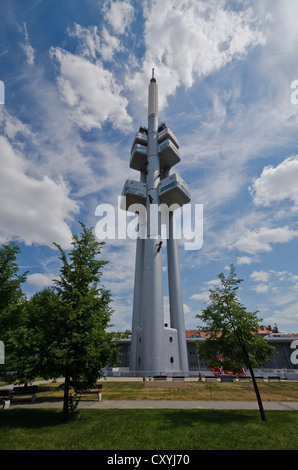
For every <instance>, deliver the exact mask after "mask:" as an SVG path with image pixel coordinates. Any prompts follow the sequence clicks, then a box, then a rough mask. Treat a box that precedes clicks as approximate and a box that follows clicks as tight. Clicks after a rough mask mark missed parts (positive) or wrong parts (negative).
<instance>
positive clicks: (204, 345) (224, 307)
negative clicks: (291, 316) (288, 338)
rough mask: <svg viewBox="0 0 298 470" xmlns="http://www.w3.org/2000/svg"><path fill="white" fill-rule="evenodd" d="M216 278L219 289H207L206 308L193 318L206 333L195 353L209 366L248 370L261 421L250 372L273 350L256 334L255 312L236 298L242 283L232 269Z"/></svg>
mask: <svg viewBox="0 0 298 470" xmlns="http://www.w3.org/2000/svg"><path fill="white" fill-rule="evenodd" d="M218 277H219V279H220V283H221V284H220V286H219V287H216V288H215V289H211V290H210V296H209V299H210V303H209V305H208V306H207V307H206V308H205V309H204V310H202V313H201V314H200V315H197V317H198V318H199V319H200V320H202V321H203V323H204V324H205V327H204V329H205V330H206V331H207V332H208V338H207V339H206V340H205V341H202V342H200V343H199V344H198V353H199V356H200V358H202V359H205V360H206V361H207V362H208V363H209V365H210V367H216V366H222V367H223V369H224V370H233V371H234V372H235V373H241V371H242V368H243V367H245V368H247V369H249V371H250V374H251V378H252V382H253V386H254V390H255V393H256V397H257V401H258V405H259V410H260V414H261V418H262V420H263V421H265V420H266V415H265V412H264V408H263V404H262V400H261V396H260V392H259V389H258V385H257V382H256V379H255V375H254V371H253V369H254V368H255V367H261V366H262V364H263V363H264V362H266V361H268V360H269V358H270V356H271V355H272V354H273V352H274V348H273V347H272V346H270V345H269V344H268V343H267V342H266V340H264V338H262V337H260V336H258V335H257V334H256V333H257V328H258V325H259V322H260V321H262V319H258V317H257V313H258V312H253V313H252V312H247V311H246V308H245V307H244V306H243V305H242V304H241V303H240V301H239V299H238V297H237V291H238V289H239V284H240V283H241V282H242V281H243V280H242V279H237V277H236V273H235V268H234V266H233V265H231V267H230V274H229V276H225V275H224V274H223V273H221V274H219V275H218Z"/></svg>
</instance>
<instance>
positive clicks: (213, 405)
mask: <svg viewBox="0 0 298 470" xmlns="http://www.w3.org/2000/svg"><path fill="white" fill-rule="evenodd" d="M62 405H63V404H62V401H44V402H41V401H40V402H39V401H37V402H36V403H29V402H27V403H26V402H21V403H20V402H19V403H17V402H13V401H12V402H11V404H10V407H9V408H8V409H10V410H11V409H14V408H20V407H21V408H31V409H32V408H59V409H60V408H62ZM263 406H264V409H265V410H287V411H291V410H293V411H294V410H295V411H298V402H290V401H288V402H285V401H283V402H282V401H280V402H266V401H263ZM79 408H81V409H82V408H84V409H85V408H89V409H98V410H106V409H112V408H114V409H184V410H187V409H217V410H258V409H259V407H258V404H257V402H254V401H252V402H240V401H182V400H179V401H178V400H102V401H88V400H81V401H80V404H79Z"/></svg>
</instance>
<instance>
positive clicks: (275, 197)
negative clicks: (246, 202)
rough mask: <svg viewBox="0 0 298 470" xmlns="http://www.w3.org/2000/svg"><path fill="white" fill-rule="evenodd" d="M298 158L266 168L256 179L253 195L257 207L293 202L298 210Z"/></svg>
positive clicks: (253, 185) (252, 189) (288, 159)
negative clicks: (284, 201) (280, 202)
mask: <svg viewBox="0 0 298 470" xmlns="http://www.w3.org/2000/svg"><path fill="white" fill-rule="evenodd" d="M297 181H298V156H295V157H291V158H287V159H286V160H284V161H283V162H282V163H280V164H279V165H278V166H276V167H273V166H266V167H265V168H264V169H263V172H262V174H261V176H260V178H257V179H255V181H254V182H253V184H252V186H251V193H252V195H253V200H254V203H255V204H256V206H269V205H270V204H272V203H273V202H278V201H283V200H285V199H288V200H291V201H292V202H293V203H294V205H295V206H296V207H297V209H298V184H297Z"/></svg>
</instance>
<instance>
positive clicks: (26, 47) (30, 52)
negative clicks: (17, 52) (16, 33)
mask: <svg viewBox="0 0 298 470" xmlns="http://www.w3.org/2000/svg"><path fill="white" fill-rule="evenodd" d="M24 32H25V41H24V42H22V43H21V47H22V49H23V51H24V52H25V55H26V59H27V64H29V65H33V64H34V61H35V51H34V49H33V47H32V46H31V44H30V41H29V35H28V31H27V25H26V23H24Z"/></svg>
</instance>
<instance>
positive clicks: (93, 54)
mask: <svg viewBox="0 0 298 470" xmlns="http://www.w3.org/2000/svg"><path fill="white" fill-rule="evenodd" d="M68 34H69V36H72V37H76V38H78V39H79V41H80V45H79V48H78V53H79V55H80V56H83V57H86V58H87V59H90V60H93V61H94V60H96V59H98V58H99V57H102V59H103V60H105V61H111V60H112V59H113V56H114V53H115V52H119V51H121V50H122V46H121V43H120V41H119V39H118V38H117V37H116V36H112V35H111V34H110V33H109V31H108V30H107V29H106V28H105V27H103V29H102V32H101V34H99V32H98V28H97V26H89V27H88V28H85V27H84V26H81V25H79V24H77V23H75V24H74V26H73V28H68Z"/></svg>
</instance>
